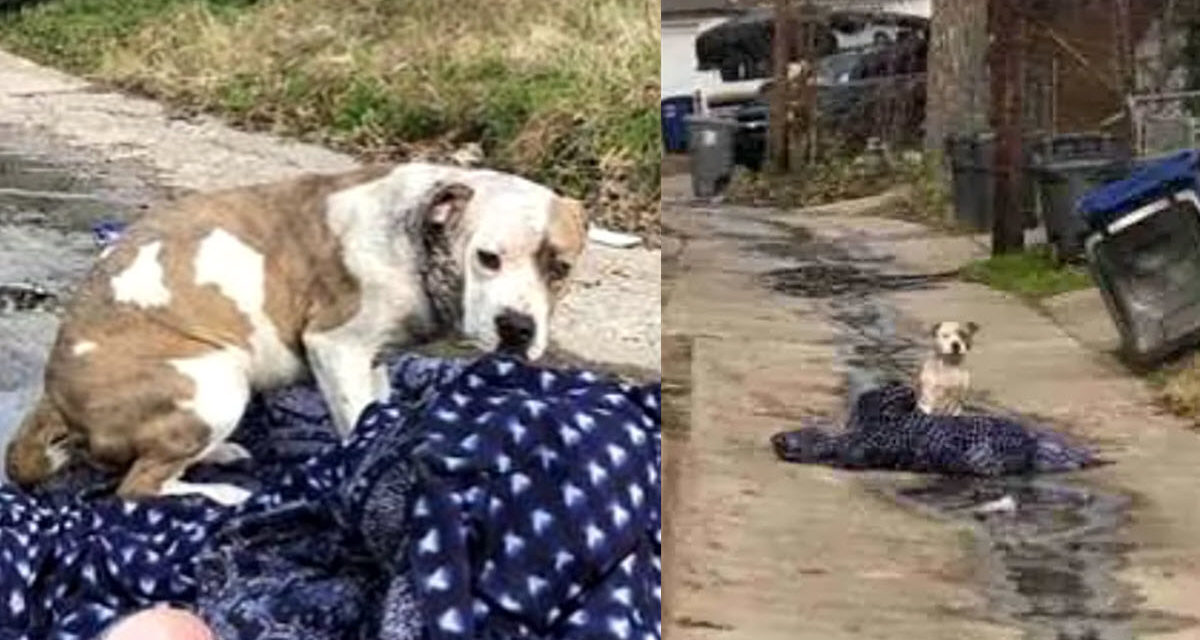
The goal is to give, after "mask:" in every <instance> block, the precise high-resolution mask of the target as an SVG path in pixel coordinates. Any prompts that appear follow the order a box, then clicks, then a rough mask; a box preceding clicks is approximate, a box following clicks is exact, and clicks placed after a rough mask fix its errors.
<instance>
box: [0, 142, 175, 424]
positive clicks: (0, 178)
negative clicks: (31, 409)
mask: <svg viewBox="0 0 1200 640" xmlns="http://www.w3.org/2000/svg"><path fill="white" fill-rule="evenodd" d="M5 133H6V132H5V131H2V130H0V360H2V361H3V362H4V363H5V364H4V367H2V368H0V443H3V442H5V441H7V434H8V433H9V432H10V431H11V429H12V428H13V427H14V426H15V425H16V423H17V422H18V421H19V420H20V418H21V416H22V415H23V414H24V413H25V410H26V408H27V407H28V405H29V403H30V402H31V401H32V398H33V396H34V395H35V394H36V392H37V390H38V388H39V386H40V379H41V372H42V369H43V366H44V362H45V353H46V351H47V349H48V348H49V345H50V343H51V342H52V341H53V338H54V332H55V330H56V328H57V313H58V312H60V311H61V309H62V306H63V303H64V302H65V301H66V299H67V298H68V297H69V296H70V294H71V289H72V287H73V286H74V284H75V283H76V282H78V281H79V279H80V278H81V277H82V276H83V275H84V273H86V271H87V269H88V267H89V266H90V265H91V263H92V260H93V259H94V257H95V255H96V252H97V248H96V245H95V242H94V241H93V240H92V236H91V228H92V225H93V224H94V223H96V222H99V221H102V220H123V219H128V218H129V217H130V216H132V215H135V214H136V213H137V212H138V211H140V210H141V209H142V208H143V207H144V206H145V203H146V202H147V201H148V200H149V199H150V198H151V197H153V194H151V193H150V191H149V190H138V189H136V188H131V187H129V186H128V185H121V186H114V185H112V184H110V183H108V182H106V181H105V179H104V175H103V170H102V169H98V168H97V167H96V166H95V165H94V164H89V163H84V162H72V161H71V160H69V159H64V158H62V157H56V158H53V159H51V158H49V157H45V156H42V155H40V154H38V153H37V152H36V151H35V150H34V149H32V148H29V147H28V146H22V145H17V144H11V145H10V144H6V142H5V141H6V139H7V140H11V138H9V137H8V136H6V135H4V134H5Z"/></svg>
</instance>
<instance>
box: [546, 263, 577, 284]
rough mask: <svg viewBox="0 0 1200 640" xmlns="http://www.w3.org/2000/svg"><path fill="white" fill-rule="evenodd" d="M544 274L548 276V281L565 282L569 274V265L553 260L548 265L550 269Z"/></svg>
mask: <svg viewBox="0 0 1200 640" xmlns="http://www.w3.org/2000/svg"><path fill="white" fill-rule="evenodd" d="M546 274H547V275H548V276H550V280H551V281H554V282H557V281H559V280H565V279H566V278H567V276H568V275H570V274H571V265H569V264H567V263H565V262H563V261H562V260H555V261H553V262H551V263H550V268H549V269H547V270H546Z"/></svg>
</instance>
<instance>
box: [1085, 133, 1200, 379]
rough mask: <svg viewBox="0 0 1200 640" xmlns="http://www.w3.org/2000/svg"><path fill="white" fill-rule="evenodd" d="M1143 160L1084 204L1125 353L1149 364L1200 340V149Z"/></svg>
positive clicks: (1095, 260)
mask: <svg viewBox="0 0 1200 640" xmlns="http://www.w3.org/2000/svg"><path fill="white" fill-rule="evenodd" d="M1139 165H1140V168H1138V169H1137V170H1135V171H1134V172H1133V173H1132V174H1131V175H1130V176H1129V177H1128V178H1126V179H1124V180H1120V181H1117V182H1112V183H1109V184H1107V185H1104V186H1102V187H1099V188H1097V189H1094V190H1092V191H1090V192H1088V193H1087V194H1085V195H1084V196H1083V197H1082V198H1080V199H1079V202H1078V206H1077V209H1078V211H1079V213H1080V215H1081V216H1082V217H1083V220H1084V223H1085V224H1086V225H1087V228H1088V234H1089V235H1088V237H1087V241H1086V244H1085V253H1086V255H1087V258H1088V265H1089V268H1090V269H1091V272H1092V277H1093V278H1094V279H1095V281H1096V284H1097V286H1098V287H1099V289H1100V293H1101V296H1102V297H1103V298H1104V302H1105V304H1106V305H1107V307H1108V311H1109V314H1110V315H1111V316H1112V319H1113V322H1114V324H1115V325H1116V327H1117V332H1118V333H1119V334H1120V336H1121V347H1122V351H1123V352H1124V353H1125V355H1126V357H1127V358H1129V359H1131V360H1133V361H1134V362H1135V363H1137V364H1141V365H1149V364H1154V363H1156V362H1158V361H1161V360H1162V359H1163V358H1165V357H1167V356H1170V355H1172V354H1174V353H1176V352H1178V351H1180V350H1182V349H1184V348H1186V347H1191V346H1194V345H1196V344H1197V342H1198V341H1200V178H1198V176H1200V152H1197V151H1195V150H1189V151H1185V152H1182V153H1177V154H1173V155H1171V156H1167V157H1165V158H1161V159H1157V160H1154V161H1150V162H1144V163H1139Z"/></svg>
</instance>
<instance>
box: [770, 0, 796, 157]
mask: <svg viewBox="0 0 1200 640" xmlns="http://www.w3.org/2000/svg"><path fill="white" fill-rule="evenodd" d="M791 5H792V3H791V0H775V16H774V19H775V33H774V35H773V36H772V38H771V67H772V68H771V78H772V83H771V93H770V102H769V104H768V106H767V109H768V110H767V154H768V156H769V157H768V159H769V161H770V167H771V170H772V171H774V172H775V173H787V171H788V169H789V168H790V162H789V161H790V156H791V154H790V152H789V149H788V138H789V135H788V129H789V128H790V126H791V125H790V123H789V122H788V115H789V114H788V111H789V105H790V103H791V95H790V94H791V91H790V83H789V82H788V62H789V61H790V59H791V55H792V38H793V37H794V35H795V28H794V25H793V24H792V6H791Z"/></svg>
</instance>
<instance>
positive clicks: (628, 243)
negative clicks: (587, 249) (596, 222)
mask: <svg viewBox="0 0 1200 640" xmlns="http://www.w3.org/2000/svg"><path fill="white" fill-rule="evenodd" d="M588 239H589V240H591V241H592V242H596V243H598V244H602V245H605V246H609V247H616V248H618V249H628V248H629V247H636V246H638V245H639V244H641V243H642V239H641V238H639V237H638V236H635V235H633V234H629V233H621V232H619V231H609V230H608V229H602V228H600V227H589V228H588Z"/></svg>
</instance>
